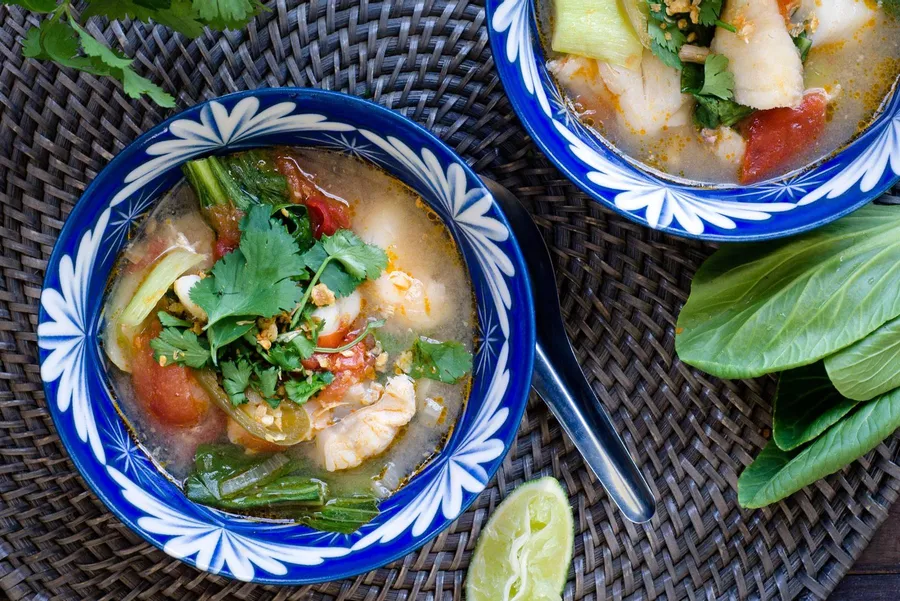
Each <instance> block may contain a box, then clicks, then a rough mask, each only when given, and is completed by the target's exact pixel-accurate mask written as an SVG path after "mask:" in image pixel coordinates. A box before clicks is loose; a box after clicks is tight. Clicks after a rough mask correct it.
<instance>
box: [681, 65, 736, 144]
mask: <svg viewBox="0 0 900 601" xmlns="http://www.w3.org/2000/svg"><path fill="white" fill-rule="evenodd" d="M681 91H682V92H684V93H686V94H691V95H693V96H694V98H695V99H696V101H697V106H696V107H695V109H694V123H695V124H696V125H697V127H699V128H701V129H702V128H708V129H715V128H717V127H721V126H725V127H730V126H732V125H734V124H736V123H737V122H738V121H740V120H741V119H744V118H745V117H747V116H748V115H750V114H751V113H752V112H753V109H752V108H750V107H746V106H743V105H741V104H738V103H736V102H735V101H734V100H733V99H734V75H733V74H732V73H731V72H730V71H728V58H726V57H725V56H723V55H721V54H710V55H709V56H708V57H707V58H706V63H705V64H703V65H698V64H694V63H686V64H685V65H684V68H683V69H682V71H681Z"/></svg>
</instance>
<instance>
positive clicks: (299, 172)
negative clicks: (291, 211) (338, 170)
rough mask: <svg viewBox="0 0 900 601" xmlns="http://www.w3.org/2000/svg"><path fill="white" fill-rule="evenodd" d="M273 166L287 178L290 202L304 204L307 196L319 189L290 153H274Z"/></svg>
mask: <svg viewBox="0 0 900 601" xmlns="http://www.w3.org/2000/svg"><path fill="white" fill-rule="evenodd" d="M275 168H276V169H277V170H278V173H280V174H281V175H283V176H284V177H285V179H287V182H288V190H289V191H290V194H291V202H293V203H294V204H305V203H306V199H307V198H309V197H310V196H312V195H314V194H317V193H318V192H319V189H318V188H317V187H316V185H315V184H314V183H313V181H312V176H310V175H309V174H307V173H305V172H304V171H303V169H301V168H300V165H299V164H298V163H297V160H296V159H295V158H294V157H293V156H292V155H290V154H280V155H276V156H275Z"/></svg>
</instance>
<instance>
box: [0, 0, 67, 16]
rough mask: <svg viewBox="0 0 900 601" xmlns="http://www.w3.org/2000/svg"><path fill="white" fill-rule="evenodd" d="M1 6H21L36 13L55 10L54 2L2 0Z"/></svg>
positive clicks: (46, 0)
mask: <svg viewBox="0 0 900 601" xmlns="http://www.w3.org/2000/svg"><path fill="white" fill-rule="evenodd" d="M3 4H13V5H15V6H21V7H22V8H25V9H28V10H30V11H32V12H36V13H50V12H53V10H54V9H55V8H56V0H4V2H3Z"/></svg>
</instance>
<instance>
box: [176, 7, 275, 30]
mask: <svg viewBox="0 0 900 601" xmlns="http://www.w3.org/2000/svg"><path fill="white" fill-rule="evenodd" d="M193 6H194V8H196V9H197V13H198V14H199V15H200V18H201V19H203V21H204V22H205V23H207V24H208V25H209V26H210V27H214V28H215V29H240V28H241V27H243V26H244V25H246V24H247V22H248V21H250V19H252V18H253V17H255V16H256V15H257V13H259V12H260V10H262V9H263V5H262V4H261V3H260V2H257V1H256V0H193Z"/></svg>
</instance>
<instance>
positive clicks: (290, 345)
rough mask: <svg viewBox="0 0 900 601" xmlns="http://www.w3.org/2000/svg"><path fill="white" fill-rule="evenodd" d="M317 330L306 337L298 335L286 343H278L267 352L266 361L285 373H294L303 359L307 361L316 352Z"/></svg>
mask: <svg viewBox="0 0 900 601" xmlns="http://www.w3.org/2000/svg"><path fill="white" fill-rule="evenodd" d="M317 332H318V329H317V330H316V331H314V332H312V334H311V335H310V337H307V336H305V335H303V334H298V335H296V336H294V337H293V338H291V339H290V340H288V341H287V342H279V343H276V344H274V345H273V346H272V348H271V349H270V350H269V354H268V357H267V359H268V360H269V362H270V363H272V364H273V365H277V366H278V367H280V368H281V369H284V370H285V371H296V370H298V369H300V367H301V366H302V361H303V360H304V359H309V358H310V357H312V356H313V353H315V352H316V343H315V340H316V339H317V338H318V333H317Z"/></svg>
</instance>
